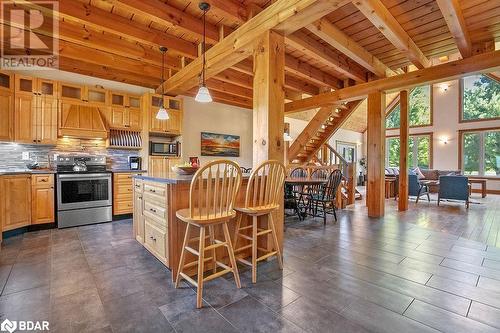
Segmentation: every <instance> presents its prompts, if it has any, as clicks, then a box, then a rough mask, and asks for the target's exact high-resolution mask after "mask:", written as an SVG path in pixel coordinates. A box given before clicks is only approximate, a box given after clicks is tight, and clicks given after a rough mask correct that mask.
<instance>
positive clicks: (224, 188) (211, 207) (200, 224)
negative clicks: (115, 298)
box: [175, 160, 241, 308]
mask: <svg viewBox="0 0 500 333" xmlns="http://www.w3.org/2000/svg"><path fill="white" fill-rule="evenodd" d="M240 186H241V171H240V167H239V165H238V164H237V163H235V162H232V161H228V160H219V161H213V162H210V163H208V164H207V165H205V166H204V167H203V168H201V169H200V170H198V171H197V172H196V174H195V175H194V176H193V179H192V181H191V187H190V189H189V208H186V209H181V210H178V211H177V212H176V216H177V218H179V219H180V220H182V221H184V222H186V223H187V227H186V233H185V235H184V243H183V245H182V252H181V257H180V261H179V270H178V271H177V276H176V279H175V287H176V288H177V287H179V283H180V281H181V279H182V278H184V279H185V280H187V281H188V282H190V283H191V284H192V285H194V286H196V307H197V308H201V307H202V294H203V282H205V281H210V280H213V279H215V278H218V277H220V276H222V275H224V274H226V273H229V272H232V273H233V275H234V279H235V281H236V286H237V287H238V288H241V284H240V277H239V275H238V268H237V265H236V260H235V256H234V251H233V247H232V244H231V236H230V233H229V229H228V227H227V222H229V221H230V220H231V219H233V218H234V217H235V216H236V211H235V210H234V209H233V207H234V202H235V200H236V196H237V194H238V191H239V189H240ZM219 225H222V231H223V235H224V240H219V239H217V238H216V233H215V231H216V230H215V227H216V226H219ZM192 228H199V229H200V233H199V237H195V238H192V239H189V233H190V231H191V230H192ZM206 228H208V232H209V235H208V236H207V235H206ZM207 238H208V241H209V245H208V246H207V245H206V244H205V243H206V241H207ZM193 242H198V249H196V248H193V247H191V246H190V244H191V243H193ZM220 247H225V248H226V249H227V251H228V254H229V262H230V265H231V266H228V265H226V264H225V263H222V262H220V261H217V258H216V250H217V249H218V248H220ZM206 251H210V252H211V257H207V258H206V257H205V252H206ZM187 252H190V253H192V254H194V255H195V256H197V257H198V259H197V260H195V261H193V262H191V263H188V264H186V263H185V259H186V253H187ZM209 261H211V263H212V265H213V266H212V267H213V272H212V274H211V275H208V276H206V277H204V274H203V273H204V271H205V270H204V268H205V262H209ZM195 266H198V274H197V280H196V281H195V280H194V278H192V277H191V276H189V275H188V274H187V273H186V272H185V271H184V270H185V269H188V268H192V267H195ZM218 267H220V268H222V270H220V271H217V268H218Z"/></svg>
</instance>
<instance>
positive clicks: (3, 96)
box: [0, 72, 14, 141]
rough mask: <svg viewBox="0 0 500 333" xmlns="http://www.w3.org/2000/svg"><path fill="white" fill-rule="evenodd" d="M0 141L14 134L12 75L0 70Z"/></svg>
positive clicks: (8, 138)
mask: <svg viewBox="0 0 500 333" xmlns="http://www.w3.org/2000/svg"><path fill="white" fill-rule="evenodd" d="M0 119H2V121H0V141H11V140H12V139H13V136H14V129H13V127H14V87H13V75H9V74H7V73H4V72H0Z"/></svg>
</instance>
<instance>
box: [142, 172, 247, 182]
mask: <svg viewBox="0 0 500 333" xmlns="http://www.w3.org/2000/svg"><path fill="white" fill-rule="evenodd" d="M193 176H194V174H193V175H179V174H177V173H175V172H169V173H168V174H167V176H166V177H164V178H160V177H150V176H134V178H137V179H142V180H147V181H151V182H158V183H163V184H180V183H191V180H192V179H193ZM249 177H250V174H249V173H247V174H243V177H242V179H247V178H249Z"/></svg>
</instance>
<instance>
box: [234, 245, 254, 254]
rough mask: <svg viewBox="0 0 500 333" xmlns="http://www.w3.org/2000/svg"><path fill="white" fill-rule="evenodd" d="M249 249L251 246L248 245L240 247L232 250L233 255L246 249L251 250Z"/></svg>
mask: <svg viewBox="0 0 500 333" xmlns="http://www.w3.org/2000/svg"><path fill="white" fill-rule="evenodd" d="M251 248H252V244H248V245H245V246H242V247H240V248H237V249H236V250H234V253H237V252H240V251H243V250H246V249H251Z"/></svg>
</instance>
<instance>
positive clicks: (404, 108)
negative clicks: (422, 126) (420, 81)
mask: <svg viewBox="0 0 500 333" xmlns="http://www.w3.org/2000/svg"><path fill="white" fill-rule="evenodd" d="M399 96H400V97H399V101H400V102H399V106H400V107H399V110H400V129H399V143H400V144H399V147H400V148H399V149H400V150H399V189H398V192H399V194H398V209H399V210H400V211H405V210H408V144H409V132H410V127H409V115H408V114H409V112H408V111H409V110H408V109H409V92H408V90H402V91H401V92H400V93H399ZM384 156H385V155H384Z"/></svg>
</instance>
